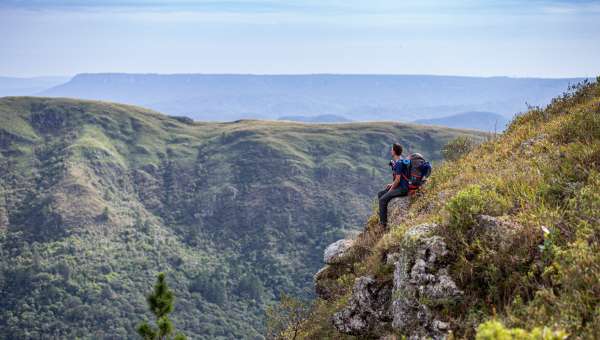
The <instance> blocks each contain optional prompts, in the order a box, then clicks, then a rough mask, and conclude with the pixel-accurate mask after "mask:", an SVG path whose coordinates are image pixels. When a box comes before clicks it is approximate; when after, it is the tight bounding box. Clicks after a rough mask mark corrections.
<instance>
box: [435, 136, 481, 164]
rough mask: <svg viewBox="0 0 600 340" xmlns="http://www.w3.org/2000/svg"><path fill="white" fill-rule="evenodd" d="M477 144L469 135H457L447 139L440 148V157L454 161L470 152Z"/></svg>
mask: <svg viewBox="0 0 600 340" xmlns="http://www.w3.org/2000/svg"><path fill="white" fill-rule="evenodd" d="M475 146H477V143H476V142H475V140H474V139H473V138H471V137H469V136H458V137H456V138H454V139H453V140H451V141H449V142H448V143H447V144H446V145H444V147H443V148H442V157H444V159H445V160H448V161H454V160H457V159H459V158H461V157H462V156H463V155H466V154H467V153H469V152H471V150H473V149H474V148H475Z"/></svg>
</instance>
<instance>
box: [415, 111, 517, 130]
mask: <svg viewBox="0 0 600 340" xmlns="http://www.w3.org/2000/svg"><path fill="white" fill-rule="evenodd" d="M509 122H510V120H509V119H508V118H506V117H504V116H502V115H500V114H497V113H493V112H463V113H458V114H454V115H450V116H444V117H439V118H430V119H417V120H415V121H414V123H416V124H423V125H437V126H445V127H450V128H455V129H475V130H481V131H487V132H502V131H504V129H505V128H506V126H507V125H508V123H509Z"/></svg>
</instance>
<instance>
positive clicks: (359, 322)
mask: <svg viewBox="0 0 600 340" xmlns="http://www.w3.org/2000/svg"><path fill="white" fill-rule="evenodd" d="M391 297H392V287H391V286H390V285H389V283H385V282H383V283H382V282H378V281H377V280H376V279H375V278H373V277H371V276H363V277H359V278H357V279H356V280H355V282H354V287H353V288H352V297H351V298H350V301H349V302H348V304H347V306H346V307H345V308H344V309H342V310H341V311H339V312H337V313H335V314H334V315H333V318H332V322H333V325H334V326H335V328H337V330H339V331H340V332H342V333H346V334H350V335H356V336H361V335H367V334H368V335H371V336H374V335H376V336H379V335H383V334H384V332H385V331H386V330H389V325H390V322H391V321H392V317H391V314H390V308H389V307H390V303H391Z"/></svg>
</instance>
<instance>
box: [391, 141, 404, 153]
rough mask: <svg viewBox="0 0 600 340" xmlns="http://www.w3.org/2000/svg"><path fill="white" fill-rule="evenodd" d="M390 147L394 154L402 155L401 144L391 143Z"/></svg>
mask: <svg viewBox="0 0 600 340" xmlns="http://www.w3.org/2000/svg"><path fill="white" fill-rule="evenodd" d="M392 149H394V152H395V153H396V155H398V156H400V155H402V145H400V144H398V143H394V144H392Z"/></svg>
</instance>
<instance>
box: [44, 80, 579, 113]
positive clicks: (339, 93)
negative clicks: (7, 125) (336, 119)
mask: <svg viewBox="0 0 600 340" xmlns="http://www.w3.org/2000/svg"><path fill="white" fill-rule="evenodd" d="M581 80H583V78H568V79H537V78H508V77H491V78H483V77H459V76H429V75H336V74H313V75H244V74H171V75H165V74H122V73H98V74H91V73H86V74H78V75H76V76H75V77H73V79H71V80H70V81H69V82H67V83H65V84H62V85H59V86H56V87H54V88H51V89H48V90H46V91H42V92H40V93H39V95H43V96H51V97H73V98H83V99H94V100H106V101H114V102H120V103H126V104H133V105H140V106H144V107H148V108H151V109H154V110H158V111H161V112H166V113H168V114H172V115H185V116H188V117H191V118H193V119H196V120H204V121H233V120H237V119H242V118H252V119H277V118H278V117H280V116H290V115H319V114H331V115H339V116H344V117H346V118H348V119H350V120H359V121H360V120H362V121H365V120H392V121H412V120H415V119H419V118H437V117H441V116H445V115H450V114H454V113H456V112H467V111H489V112H497V113H500V114H502V115H507V116H508V115H512V114H514V113H515V112H520V111H524V110H526V109H527V106H526V103H529V104H531V105H545V104H547V103H549V102H550V100H551V98H553V97H554V96H556V95H558V94H560V93H562V92H564V91H565V90H566V89H567V87H568V86H569V85H570V84H575V83H577V82H579V81H581Z"/></svg>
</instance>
